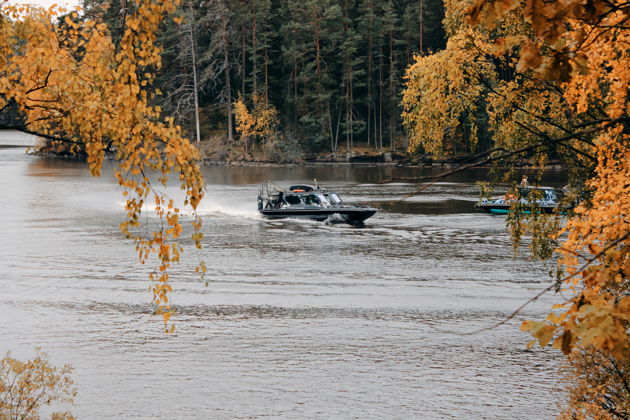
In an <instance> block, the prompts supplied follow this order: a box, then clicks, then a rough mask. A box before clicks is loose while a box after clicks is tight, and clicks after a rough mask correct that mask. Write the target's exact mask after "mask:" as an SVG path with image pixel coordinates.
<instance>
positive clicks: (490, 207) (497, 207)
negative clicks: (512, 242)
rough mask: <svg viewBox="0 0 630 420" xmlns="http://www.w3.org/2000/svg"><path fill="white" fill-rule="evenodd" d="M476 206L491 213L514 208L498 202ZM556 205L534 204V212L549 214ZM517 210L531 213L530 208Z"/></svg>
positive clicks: (506, 211)
mask: <svg viewBox="0 0 630 420" xmlns="http://www.w3.org/2000/svg"><path fill="white" fill-rule="evenodd" d="M477 207H478V208H480V209H481V210H485V211H487V212H488V213H493V214H508V213H511V212H513V211H514V209H513V208H512V206H511V205H510V204H499V203H480V204H477ZM557 207H558V206H557V205H554V206H536V212H538V213H547V214H551V213H553V212H554V211H556V208H557ZM519 211H520V212H521V213H531V210H529V209H523V208H521V209H519Z"/></svg>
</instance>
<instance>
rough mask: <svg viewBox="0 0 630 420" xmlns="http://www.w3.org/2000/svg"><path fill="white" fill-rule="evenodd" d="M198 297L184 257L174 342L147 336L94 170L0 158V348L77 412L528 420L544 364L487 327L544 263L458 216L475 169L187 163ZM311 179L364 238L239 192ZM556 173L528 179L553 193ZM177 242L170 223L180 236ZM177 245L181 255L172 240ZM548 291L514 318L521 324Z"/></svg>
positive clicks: (500, 228) (539, 283) (115, 200)
mask: <svg viewBox="0 0 630 420" xmlns="http://www.w3.org/2000/svg"><path fill="white" fill-rule="evenodd" d="M204 171H205V175H206V179H207V183H208V185H207V199H206V200H205V201H204V202H203V204H202V206H201V208H200V211H201V213H202V214H203V215H204V233H205V235H206V238H205V244H204V245H205V247H204V249H203V250H202V251H201V257H203V258H204V259H205V260H206V262H207V264H208V266H209V267H211V268H210V275H209V281H210V284H209V286H208V287H205V286H204V285H203V284H202V283H201V282H200V281H199V279H198V278H197V277H196V276H195V274H194V266H195V263H196V255H195V254H194V253H192V252H190V253H187V254H185V255H184V257H183V260H182V263H181V264H180V265H179V266H178V267H177V268H176V271H175V272H174V275H173V281H174V283H175V290H176V292H175V293H174V296H173V298H174V304H175V306H176V309H177V314H176V316H175V322H176V325H177V333H176V334H174V335H168V336H166V335H164V334H161V333H160V331H159V330H160V323H159V319H158V318H157V317H155V316H152V314H151V312H152V310H151V307H150V305H149V304H148V302H149V299H150V296H149V294H148V292H147V281H146V278H147V271H148V268H147V267H143V266H141V265H139V264H137V262H136V260H135V253H134V251H133V246H132V245H131V244H130V243H128V242H126V241H125V240H124V239H122V238H121V235H120V234H119V233H118V228H117V226H118V224H119V223H120V221H121V220H122V218H123V212H122V209H121V205H120V202H121V201H122V199H121V196H120V192H119V191H118V187H117V185H116V183H115V181H114V180H113V179H112V177H111V173H109V171H105V172H106V173H105V174H104V177H103V178H101V179H93V178H90V177H89V175H88V171H87V170H86V169H85V166H84V165H83V164H82V163H78V162H73V161H65V160H55V159H41V158H34V157H28V156H25V155H23V154H22V153H21V151H19V150H9V149H7V150H0V188H1V191H2V195H1V196H0V213H1V214H2V218H0V229H2V232H3V241H1V243H0V274H2V275H1V276H0V288H1V290H2V293H1V294H0V319H1V320H2V321H1V322H0V337H2V340H0V352H6V351H7V350H12V351H13V355H14V356H18V357H27V356H30V355H31V354H32V351H33V347H34V346H37V345H39V346H42V347H43V348H44V349H45V350H46V351H47V352H48V353H49V354H50V355H51V358H52V359H53V361H54V362H55V363H57V364H63V363H71V364H72V365H73V366H74V367H75V368H76V372H75V375H74V377H75V379H76V382H77V384H78V386H79V389H80V394H79V396H78V398H77V405H76V407H74V408H73V412H75V413H76V414H78V415H79V416H80V417H82V418H89V419H99V418H123V417H124V418H257V417H265V416H268V417H279V418H497V417H499V418H505V417H510V418H547V417H550V416H552V415H553V413H554V412H555V410H556V407H555V404H556V401H557V400H558V399H559V398H560V396H559V394H558V393H556V392H554V391H553V390H554V389H555V388H556V387H557V386H558V384H557V383H556V382H554V380H553V377H554V371H553V369H554V366H555V365H556V364H557V360H558V356H557V355H556V354H555V353H554V352H553V351H549V350H540V349H536V350H531V351H528V350H525V344H526V343H527V342H528V337H527V336H526V335H525V334H523V333H520V332H519V331H518V328H517V325H518V320H515V321H514V322H512V323H510V324H509V325H505V326H502V327H500V328H497V329H494V330H490V331H485V332H483V333H480V334H477V335H461V334H457V332H469V331H473V330H476V329H479V328H481V327H484V326H488V325H490V324H492V323H494V322H497V321H499V320H501V319H503V318H504V317H505V316H506V315H507V314H509V313H510V312H511V311H512V310H513V309H514V308H515V307H517V306H518V305H519V304H520V303H522V302H523V301H524V300H525V299H527V298H528V297H530V296H532V295H533V294H535V293H536V291H538V290H540V289H541V288H543V287H545V285H546V284H547V281H548V280H547V272H548V270H549V268H550V267H548V266H545V265H543V264H540V263H536V262H532V261H530V260H528V259H526V258H525V257H518V258H513V255H512V250H511V245H510V242H509V239H508V236H507V234H506V232H505V227H504V223H505V219H504V218H502V217H496V216H489V215H487V214H484V213H479V212H476V211H475V210H474V208H473V204H474V203H475V201H476V199H477V196H478V190H477V188H476V187H475V184H474V183H475V181H478V180H483V179H484V176H485V175H486V171H485V170H476V171H469V172H466V173H462V174H458V175H457V176H455V177H453V178H450V179H448V180H447V181H448V182H441V183H437V184H435V185H433V186H431V187H430V188H428V189H427V190H425V191H423V192H422V193H421V194H420V195H418V196H416V197H413V198H410V199H408V200H405V201H402V202H400V201H399V200H400V198H401V197H403V196H404V195H405V194H408V193H410V192H412V191H414V190H415V188H416V185H415V184H413V183H411V182H407V183H405V182H397V183H389V184H381V182H382V181H384V180H388V179H391V178H392V177H396V178H398V177H413V176H426V175H429V174H432V173H433V174H435V173H438V172H439V171H440V168H435V169H401V168H393V167H389V166H388V167H350V166H342V167H327V166H321V167H277V168H263V167H250V168H234V167H211V168H205V169H204ZM313 178H317V180H318V182H319V183H320V185H325V186H327V187H329V188H331V189H334V190H336V191H338V192H340V193H341V194H342V195H343V197H344V198H346V199H347V200H356V201H363V202H369V203H370V204H371V205H373V206H375V207H377V208H379V213H377V214H376V215H375V216H374V217H373V218H371V219H369V220H368V223H367V224H366V226H365V227H364V228H360V229H358V228H354V227H352V226H346V225H334V226H327V225H324V224H321V223H315V222H309V221H295V220H283V221H277V220H276V221H268V220H264V219H261V218H260V217H259V216H258V213H257V212H256V210H255V206H256V203H255V197H256V193H257V188H258V184H259V183H261V182H263V181H266V180H271V181H275V182H278V183H280V184H288V183H298V182H309V181H310V180H312V179H313ZM562 182H563V179H562V176H561V174H552V175H551V176H550V177H549V178H548V179H546V180H545V183H548V184H552V185H562ZM187 229H188V228H187ZM184 242H185V243H186V242H189V241H186V240H185V241H184ZM552 300H553V296H550V297H546V298H545V299H543V300H541V301H540V302H537V303H536V304H534V305H532V306H531V307H529V308H527V310H526V311H525V312H524V314H523V315H522V316H521V318H519V319H524V318H525V317H540V316H541V315H542V314H543V313H544V312H545V311H546V310H547V308H548V307H549V305H550V304H551V301H552Z"/></svg>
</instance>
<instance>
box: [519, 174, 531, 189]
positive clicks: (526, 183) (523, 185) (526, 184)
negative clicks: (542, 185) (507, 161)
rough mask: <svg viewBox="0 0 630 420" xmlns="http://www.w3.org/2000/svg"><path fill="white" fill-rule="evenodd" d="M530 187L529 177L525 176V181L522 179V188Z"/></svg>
mask: <svg viewBox="0 0 630 420" xmlns="http://www.w3.org/2000/svg"><path fill="white" fill-rule="evenodd" d="M525 187H529V182H528V181H527V175H523V179H521V188H525Z"/></svg>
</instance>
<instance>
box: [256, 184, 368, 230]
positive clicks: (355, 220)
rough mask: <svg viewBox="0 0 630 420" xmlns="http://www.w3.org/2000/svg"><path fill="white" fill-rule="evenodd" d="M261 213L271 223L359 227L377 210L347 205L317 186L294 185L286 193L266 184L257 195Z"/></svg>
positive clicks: (334, 194) (336, 195)
mask: <svg viewBox="0 0 630 420" xmlns="http://www.w3.org/2000/svg"><path fill="white" fill-rule="evenodd" d="M258 211H259V212H260V213H261V214H262V215H263V216H265V217H267V218H270V219H284V218H289V217H290V218H302V219H310V220H317V221H326V222H344V223H349V224H351V225H360V224H362V223H363V221H364V220H366V219H367V218H369V217H372V216H373V215H374V213H376V209H374V208H370V207H361V206H359V205H352V204H346V203H344V202H343V201H342V200H341V198H340V197H339V195H338V194H337V193H334V192H329V191H326V190H325V189H323V188H320V187H319V186H318V185H316V186H314V187H313V186H311V185H292V186H291V187H289V188H288V189H284V188H282V187H279V186H277V185H275V184H271V183H264V184H262V186H261V188H260V192H259V193H258Z"/></svg>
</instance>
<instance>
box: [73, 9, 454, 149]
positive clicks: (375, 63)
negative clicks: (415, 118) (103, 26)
mask: <svg viewBox="0 0 630 420" xmlns="http://www.w3.org/2000/svg"><path fill="white" fill-rule="evenodd" d="M83 7H84V9H85V16H86V17H95V16H96V15H99V17H102V18H103V19H104V20H105V22H107V23H108V26H109V28H110V31H111V32H112V35H113V38H114V39H117V38H120V33H121V31H122V28H123V25H124V20H125V16H126V15H127V14H129V13H131V10H128V9H129V8H131V7H132V6H130V5H129V4H127V3H126V2H124V1H123V2H121V1H117V0H115V1H104V0H85V1H84V4H83ZM443 17H444V5H443V3H442V1H441V0H398V1H394V0H389V1H376V0H306V1H303V0H254V1H244V0H207V1H186V2H183V3H182V4H181V5H179V7H178V10H177V11H176V18H175V19H173V20H167V21H165V22H164V23H163V24H162V30H161V31H160V35H159V38H158V42H159V43H160V44H161V45H162V48H163V53H162V68H161V70H160V72H159V73H158V77H157V79H156V87H157V88H159V89H160V91H161V92H162V96H161V97H160V99H159V100H160V101H161V106H162V109H163V112H164V113H165V114H166V115H169V116H173V117H174V118H175V119H176V121H177V122H178V123H180V124H181V125H182V126H183V127H184V128H185V129H186V131H187V132H188V133H189V135H190V137H191V139H195V138H196V137H197V135H198V134H197V129H196V121H195V120H196V118H195V117H196V116H195V113H196V109H197V108H198V110H199V137H200V139H202V140H207V139H210V138H212V139H214V141H215V142H222V143H224V144H226V145H230V144H231V145H235V146H237V145H238V148H239V150H241V149H242V150H243V151H250V150H251V149H254V150H260V149H263V148H265V147H266V149H267V150H270V149H276V150H275V154H276V155H291V154H296V153H329V152H336V151H340V150H342V151H352V150H356V149H360V150H362V151H363V152H364V153H365V152H367V151H369V150H373V151H376V152H382V151H384V150H396V149H397V148H399V149H401V150H402V149H403V148H405V147H406V146H407V141H406V135H405V132H404V129H403V128H402V125H401V118H400V114H401V107H400V101H401V91H402V89H403V87H404V74H405V70H406V69H407V68H408V67H409V65H410V64H411V63H412V62H413V61H414V55H417V54H427V53H430V52H434V51H437V50H440V49H442V48H444V46H445V44H446V38H445V34H444V30H443V27H442V20H443ZM195 86H197V89H195ZM195 93H197V94H198V95H195ZM237 102H238V103H240V104H241V106H243V107H242V108H241V109H246V112H248V115H247V117H249V118H251V119H252V120H253V124H254V125H255V124H256V123H258V125H261V124H262V125H263V126H264V127H265V129H258V130H255V129H251V130H250V132H246V133H245V134H249V135H245V134H243V131H244V130H243V129H242V126H243V124H244V123H243V121H242V118H241V119H240V120H239V115H238V114H237V115H235V111H237V112H238V108H236V107H235V104H236V103H237ZM196 105H197V106H196ZM240 117H242V116H240ZM265 118H266V120H265V121H263V122H262V123H261V122H260V120H261V119H265ZM245 124H246V122H245ZM239 128H241V130H239ZM219 157H221V156H219Z"/></svg>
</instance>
